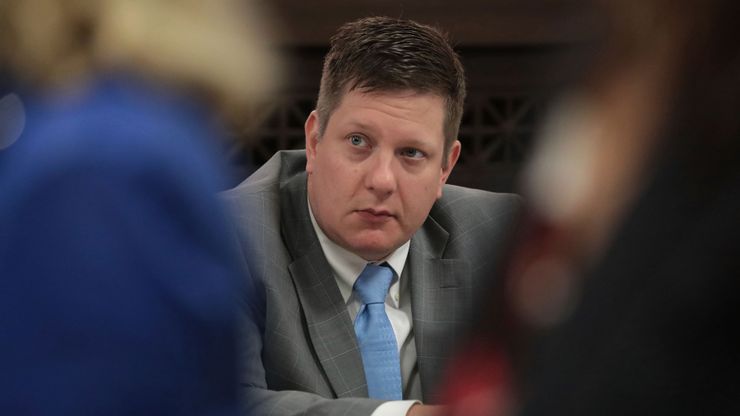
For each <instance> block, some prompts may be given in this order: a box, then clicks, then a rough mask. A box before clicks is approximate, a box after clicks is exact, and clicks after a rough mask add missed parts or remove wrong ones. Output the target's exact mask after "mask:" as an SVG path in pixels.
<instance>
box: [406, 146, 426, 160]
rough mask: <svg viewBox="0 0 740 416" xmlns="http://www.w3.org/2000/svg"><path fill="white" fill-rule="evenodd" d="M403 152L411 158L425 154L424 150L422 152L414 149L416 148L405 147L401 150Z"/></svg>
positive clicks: (418, 157) (419, 157)
mask: <svg viewBox="0 0 740 416" xmlns="http://www.w3.org/2000/svg"><path fill="white" fill-rule="evenodd" d="M401 154H402V155H403V156H405V157H408V158H411V159H421V158H423V157H424V156H425V155H424V152H422V151H421V150H419V149H414V148H408V149H403V150H402V151H401Z"/></svg>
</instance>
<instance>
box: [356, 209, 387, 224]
mask: <svg viewBox="0 0 740 416" xmlns="http://www.w3.org/2000/svg"><path fill="white" fill-rule="evenodd" d="M355 212H357V214H358V215H359V216H360V217H361V218H362V219H364V220H366V221H370V222H383V221H388V220H390V219H392V218H394V217H395V215H393V214H392V213H391V212H390V211H387V210H384V209H373V208H367V209H361V210H357V211H355Z"/></svg>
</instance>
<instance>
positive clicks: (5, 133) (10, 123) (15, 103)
mask: <svg viewBox="0 0 740 416" xmlns="http://www.w3.org/2000/svg"><path fill="white" fill-rule="evenodd" d="M25 126H26V111H25V109H24V108H23V101H21V99H20V97H18V95H16V94H13V93H10V94H7V95H5V96H4V97H2V98H0V150H3V149H6V148H8V147H10V146H11V145H12V144H13V143H15V142H16V140H18V138H19V137H20V136H21V133H23V128H24V127H25Z"/></svg>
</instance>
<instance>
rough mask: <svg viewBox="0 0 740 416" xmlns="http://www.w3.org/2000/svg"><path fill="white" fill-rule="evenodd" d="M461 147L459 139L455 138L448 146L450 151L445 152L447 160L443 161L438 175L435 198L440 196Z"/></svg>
mask: <svg viewBox="0 0 740 416" xmlns="http://www.w3.org/2000/svg"><path fill="white" fill-rule="evenodd" d="M461 148H462V144H461V143H460V140H455V142H454V143H452V146H450V151H449V152H448V153H447V160H446V161H445V163H444V165H442V175H441V176H440V177H439V189H438V190H437V198H441V197H442V188H443V186H444V184H445V183H446V182H447V178H449V177H450V173H452V168H454V167H455V164H456V163H457V159H458V158H459V157H460V149H461Z"/></svg>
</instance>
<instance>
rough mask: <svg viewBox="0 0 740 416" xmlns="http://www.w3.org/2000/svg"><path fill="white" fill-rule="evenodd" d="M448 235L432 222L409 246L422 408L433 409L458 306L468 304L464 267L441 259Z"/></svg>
mask: <svg viewBox="0 0 740 416" xmlns="http://www.w3.org/2000/svg"><path fill="white" fill-rule="evenodd" d="M448 239H449V234H448V233H447V231H445V230H444V229H443V228H442V227H441V226H440V225H439V224H437V222H436V221H434V219H433V218H431V217H429V218H428V219H427V221H426V222H425V223H424V226H423V227H422V228H421V229H420V230H419V231H417V233H416V234H415V235H414V237H413V238H412V240H411V250H410V252H409V265H408V273H409V274H408V277H409V280H410V282H411V310H412V313H413V322H414V338H415V344H416V361H417V365H418V370H419V378H420V381H421V387H422V395H423V397H422V398H423V400H424V402H425V403H438V397H437V396H436V390H437V388H438V386H437V383H438V382H439V380H441V378H442V377H443V375H444V374H443V373H444V370H445V368H446V367H447V363H448V361H449V358H450V354H451V353H452V351H453V348H454V346H455V343H456V342H457V341H458V339H459V336H460V335H461V334H460V331H459V327H460V326H461V325H462V322H461V321H462V319H463V317H461V316H458V315H459V314H458V311H459V308H458V307H457V306H459V305H461V304H463V303H467V302H470V300H471V298H472V293H471V287H472V286H471V282H470V267H469V264H468V262H467V261H465V260H460V259H445V258H442V256H443V254H444V250H445V248H446V247H447V242H448Z"/></svg>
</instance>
